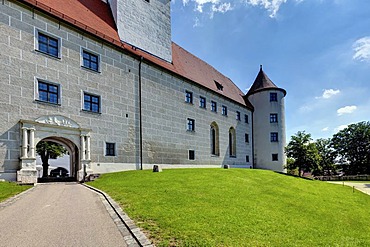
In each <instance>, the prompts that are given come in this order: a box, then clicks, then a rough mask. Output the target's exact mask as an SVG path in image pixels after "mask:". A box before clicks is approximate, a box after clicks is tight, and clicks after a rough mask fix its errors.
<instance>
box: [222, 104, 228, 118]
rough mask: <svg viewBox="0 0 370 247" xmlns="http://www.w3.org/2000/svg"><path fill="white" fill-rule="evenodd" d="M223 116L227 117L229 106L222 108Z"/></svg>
mask: <svg viewBox="0 0 370 247" xmlns="http://www.w3.org/2000/svg"><path fill="white" fill-rule="evenodd" d="M222 115H224V116H227V106H225V105H223V106H222Z"/></svg>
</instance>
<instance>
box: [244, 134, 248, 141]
mask: <svg viewBox="0 0 370 247" xmlns="http://www.w3.org/2000/svg"><path fill="white" fill-rule="evenodd" d="M244 138H245V142H246V143H249V135H248V134H247V133H246V134H245V137H244Z"/></svg>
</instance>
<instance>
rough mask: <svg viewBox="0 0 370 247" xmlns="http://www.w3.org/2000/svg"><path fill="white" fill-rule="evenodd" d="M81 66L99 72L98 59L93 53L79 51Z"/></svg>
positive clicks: (83, 50)
mask: <svg viewBox="0 0 370 247" xmlns="http://www.w3.org/2000/svg"><path fill="white" fill-rule="evenodd" d="M81 59H82V62H81V66H82V67H84V68H86V69H90V70H93V71H95V72H99V71H100V65H99V63H100V57H99V55H98V54H95V53H93V52H90V51H87V50H85V49H81Z"/></svg>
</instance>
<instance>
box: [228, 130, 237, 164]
mask: <svg viewBox="0 0 370 247" xmlns="http://www.w3.org/2000/svg"><path fill="white" fill-rule="evenodd" d="M229 155H230V157H236V133H235V129H234V128H233V127H231V128H230V129H229Z"/></svg>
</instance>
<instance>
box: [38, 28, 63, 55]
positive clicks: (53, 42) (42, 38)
mask: <svg viewBox="0 0 370 247" xmlns="http://www.w3.org/2000/svg"><path fill="white" fill-rule="evenodd" d="M36 40H37V41H36V49H37V50H38V51H40V52H42V53H45V54H48V55H50V56H53V57H57V58H59V57H60V39H58V38H54V37H51V36H50V35H46V34H44V33H41V32H39V31H37V32H36Z"/></svg>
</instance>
